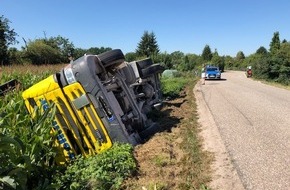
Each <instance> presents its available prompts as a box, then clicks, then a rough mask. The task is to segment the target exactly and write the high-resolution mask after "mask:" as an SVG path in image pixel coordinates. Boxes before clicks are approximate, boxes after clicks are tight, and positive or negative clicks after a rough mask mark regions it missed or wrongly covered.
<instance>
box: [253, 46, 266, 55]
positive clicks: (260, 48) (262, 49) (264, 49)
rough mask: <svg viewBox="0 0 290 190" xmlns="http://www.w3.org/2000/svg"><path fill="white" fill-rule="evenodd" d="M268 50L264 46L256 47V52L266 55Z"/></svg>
mask: <svg viewBox="0 0 290 190" xmlns="http://www.w3.org/2000/svg"><path fill="white" fill-rule="evenodd" d="M267 53H268V51H267V49H266V48H265V47H263V46H261V47H259V49H257V51H256V54H261V55H267Z"/></svg>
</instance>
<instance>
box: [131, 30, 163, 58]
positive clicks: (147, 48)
mask: <svg viewBox="0 0 290 190" xmlns="http://www.w3.org/2000/svg"><path fill="white" fill-rule="evenodd" d="M159 51H160V50H159V46H158V44H157V40H156V36H155V34H154V33H153V32H151V33H149V32H148V31H145V32H144V34H143V36H142V37H141V40H140V42H139V43H138V45H137V49H136V53H137V55H138V56H146V57H150V56H154V55H156V54H158V53H159Z"/></svg>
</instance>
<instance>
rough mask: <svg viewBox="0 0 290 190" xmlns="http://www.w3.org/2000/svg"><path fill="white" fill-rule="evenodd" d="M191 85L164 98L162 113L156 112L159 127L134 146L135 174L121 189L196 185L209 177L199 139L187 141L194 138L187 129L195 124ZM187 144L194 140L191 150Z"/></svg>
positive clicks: (147, 189)
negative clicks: (175, 95) (156, 131)
mask: <svg viewBox="0 0 290 190" xmlns="http://www.w3.org/2000/svg"><path fill="white" fill-rule="evenodd" d="M192 88H193V86H189V87H187V88H186V89H185V90H184V91H183V92H182V93H181V94H180V97H178V98H176V99H174V100H168V101H165V102H164V107H163V109H162V112H161V113H162V115H159V116H158V118H159V120H158V122H159V123H160V124H161V127H162V131H161V132H159V133H157V134H155V135H154V136H152V137H151V138H150V139H148V141H147V142H146V143H144V144H142V145H138V146H137V147H136V148H135V150H134V154H135V158H136V160H137V162H138V165H139V166H138V174H137V175H136V176H135V177H133V178H130V179H128V180H126V182H125V183H124V186H123V189H142V190H151V189H152V190H153V189H154V190H155V189H156V190H159V189H162V190H165V189H170V190H171V189H173V190H174V189H199V188H201V187H205V186H206V183H208V182H209V181H210V178H209V177H208V175H209V174H210V171H209V163H210V161H209V160H210V159H207V158H206V153H205V154H204V153H203V152H201V147H200V144H199V143H196V142H188V141H198V139H196V138H192V139H191V138H189V137H188V135H187V133H192V134H193V135H195V133H196V131H198V128H199V125H198V124H197V123H196V122H197V120H196V118H197V115H196V110H195V109H196V106H193V105H192V103H195V100H194V95H193V93H192ZM192 129H194V130H192ZM189 144H194V146H195V148H194V150H188V149H192V147H191V145H189ZM195 149H196V150H195ZM191 152H194V153H193V154H196V156H195V155H193V154H192V153H191ZM193 157H196V158H194V159H192V158H193ZM193 171H195V172H193ZM202 184H204V186H203V185H202ZM204 189H206V188H204Z"/></svg>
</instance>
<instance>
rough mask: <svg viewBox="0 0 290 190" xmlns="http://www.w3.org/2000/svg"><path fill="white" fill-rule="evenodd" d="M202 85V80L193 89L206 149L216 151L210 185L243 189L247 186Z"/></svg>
mask: <svg viewBox="0 0 290 190" xmlns="http://www.w3.org/2000/svg"><path fill="white" fill-rule="evenodd" d="M201 85H202V84H201V82H198V83H197V84H196V85H195V88H194V89H193V93H194V94H195V97H196V104H197V106H198V107H197V108H198V115H199V120H198V121H199V123H200V124H201V133H200V135H201V137H202V138H203V139H204V141H203V145H204V149H205V150H206V151H209V152H212V153H214V162H213V163H212V170H213V172H212V182H211V183H210V185H209V186H210V188H211V189H213V190H218V189H221V190H227V189H228V190H230V189H236V190H243V189H245V188H244V186H243V184H242V182H241V180H240V178H239V175H238V173H237V170H236V169H235V168H234V165H233V163H232V161H231V159H230V156H229V154H228V152H227V150H226V147H225V145H224V142H223V141H222V139H221V136H220V133H219V130H218V128H217V126H216V124H215V121H214V118H213V116H212V113H211V111H210V110H209V108H208V106H207V104H206V102H205V100H204V97H203V94H202V91H201Z"/></svg>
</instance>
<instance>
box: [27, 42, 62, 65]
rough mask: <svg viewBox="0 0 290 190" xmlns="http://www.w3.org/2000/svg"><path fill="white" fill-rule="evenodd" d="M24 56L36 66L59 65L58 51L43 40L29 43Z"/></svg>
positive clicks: (59, 56) (59, 55)
mask: <svg viewBox="0 0 290 190" xmlns="http://www.w3.org/2000/svg"><path fill="white" fill-rule="evenodd" d="M24 56H25V57H26V58H27V59H28V60H30V61H31V63H32V64H36V65H40V64H55V63H61V53H60V51H58V49H56V48H53V47H52V46H50V45H48V44H47V43H46V42H45V41H44V40H43V39H37V40H35V41H29V42H28V44H27V49H26V51H25V54H24Z"/></svg>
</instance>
